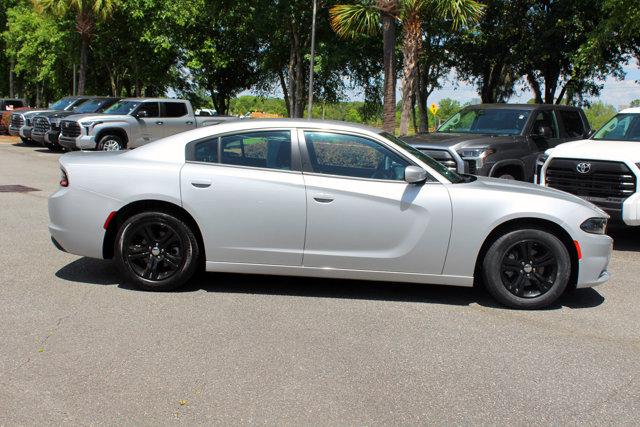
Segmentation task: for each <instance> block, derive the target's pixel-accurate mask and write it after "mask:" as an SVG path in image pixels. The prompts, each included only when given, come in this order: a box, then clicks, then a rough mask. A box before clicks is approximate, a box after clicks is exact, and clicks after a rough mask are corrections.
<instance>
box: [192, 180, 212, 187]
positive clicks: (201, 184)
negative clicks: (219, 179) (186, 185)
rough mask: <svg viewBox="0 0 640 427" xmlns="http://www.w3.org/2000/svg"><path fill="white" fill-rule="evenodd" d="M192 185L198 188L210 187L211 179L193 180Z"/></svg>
mask: <svg viewBox="0 0 640 427" xmlns="http://www.w3.org/2000/svg"><path fill="white" fill-rule="evenodd" d="M191 185H193V186H194V187H196V188H209V187H211V181H209V180H208V179H195V180H193V181H191Z"/></svg>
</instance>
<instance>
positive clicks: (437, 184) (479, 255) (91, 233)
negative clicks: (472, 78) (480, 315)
mask: <svg viewBox="0 0 640 427" xmlns="http://www.w3.org/2000/svg"><path fill="white" fill-rule="evenodd" d="M60 166H61V174H62V178H61V180H60V189H59V190H58V191H57V192H56V193H55V194H53V195H52V196H51V197H50V199H49V216H50V219H51V222H50V225H49V229H50V232H51V236H52V239H53V242H54V244H55V245H56V246H57V247H58V248H59V249H61V250H64V251H67V252H70V253H73V254H78V255H83V256H87V257H94V258H105V259H113V260H114V261H115V264H116V266H117V267H118V269H119V270H120V272H121V273H122V276H123V277H124V279H125V280H127V281H129V282H131V283H132V284H134V285H136V286H138V287H139V288H142V289H146V290H158V291H160V290H162V291H164V290H170V289H174V288H177V287H179V286H181V285H184V284H185V283H186V282H187V281H188V280H189V279H190V278H191V277H192V276H193V274H194V273H195V272H196V270H198V269H199V268H204V269H206V270H207V271H214V272H234V273H255V274H276V275H295V276H315V277H328V278H341V279H363V280H382V281H390V282H394V281H395V282H414V283H425V284H426V283H429V284H440V285H457V286H473V285H475V284H479V285H484V286H485V287H486V288H487V289H488V291H489V292H490V293H491V294H492V295H493V296H494V297H495V298H496V299H497V300H498V301H499V302H500V303H502V304H504V305H507V306H509V307H514V308H526V309H534V308H540V307H544V306H547V305H549V304H551V303H553V302H554V301H555V300H556V299H557V298H558V297H560V296H561V295H562V294H563V293H564V292H565V291H566V290H568V289H572V288H575V287H578V288H580V287H588V286H594V285H598V284H601V283H604V282H605V281H607V279H608V278H609V274H608V272H607V265H608V263H609V259H610V255H611V249H612V240H611V239H610V238H609V237H608V236H606V235H605V229H606V226H607V218H608V217H607V214H606V213H604V212H603V211H602V210H600V209H598V208H597V207H595V206H594V205H592V204H591V203H588V202H586V201H584V200H582V199H579V198H577V197H575V196H572V195H570V194H567V193H564V192H561V191H557V190H553V189H549V188H544V187H539V186H536V185H533V184H526V183H521V182H513V181H506V180H499V179H492V178H480V177H473V176H467V175H458V174H456V173H455V172H451V171H449V170H448V169H446V168H444V167H443V166H441V165H440V164H439V163H438V162H436V161H434V160H433V159H431V158H430V157H428V156H426V155H425V154H423V153H422V152H420V151H418V150H416V149H414V148H412V147H411V146H409V145H407V144H405V143H404V142H403V141H401V140H399V139H397V138H396V137H394V136H393V135H390V134H387V133H384V132H381V131H380V130H377V129H373V128H368V127H362V126H354V125H349V124H345V123H333V122H314V121H303V120H246V121H237V122H230V123H224V124H220V125H217V126H212V127H206V128H202V129H196V130H193V131H189V132H185V133H181V134H178V135H174V136H171V137H168V138H165V139H161V140H159V141H157V142H154V143H151V144H148V145H146V146H144V147H141V148H138V149H136V150H132V151H121V152H92V153H89V152H74V153H69V154H65V155H63V156H62V157H61V158H60ZM212 280H215V277H212Z"/></svg>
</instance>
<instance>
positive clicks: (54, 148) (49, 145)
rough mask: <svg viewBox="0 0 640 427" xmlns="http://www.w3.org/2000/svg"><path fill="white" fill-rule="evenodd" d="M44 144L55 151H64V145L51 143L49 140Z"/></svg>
mask: <svg viewBox="0 0 640 427" xmlns="http://www.w3.org/2000/svg"><path fill="white" fill-rule="evenodd" d="M44 146H45V147H47V149H48V150H49V151H51V152H53V153H57V152H60V151H62V147H60V146H58V145H55V144H49V143H47V142H45V143H44Z"/></svg>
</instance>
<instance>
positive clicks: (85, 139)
mask: <svg viewBox="0 0 640 427" xmlns="http://www.w3.org/2000/svg"><path fill="white" fill-rule="evenodd" d="M58 143H59V144H60V145H62V146H63V147H64V148H67V149H69V150H95V148H96V142H95V140H94V138H93V136H91V135H80V136H77V137H75V138H74V137H69V136H64V135H60V137H59V138H58Z"/></svg>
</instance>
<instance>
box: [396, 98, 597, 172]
mask: <svg viewBox="0 0 640 427" xmlns="http://www.w3.org/2000/svg"><path fill="white" fill-rule="evenodd" d="M590 134H591V127H590V126H589V122H588V121H587V118H586V116H585V115H584V112H583V111H582V110H581V109H580V108H576V107H570V106H564V105H547V104H479V105H471V106H468V107H465V108H463V109H462V110H460V111H459V112H457V113H456V114H454V115H453V116H452V117H450V118H449V119H448V120H447V121H446V122H444V123H443V124H442V126H440V127H439V128H438V130H437V131H436V132H434V133H430V134H419V135H415V136H412V137H407V138H404V140H405V141H406V142H408V143H409V144H411V145H413V146H414V147H416V148H417V149H419V150H420V151H422V152H424V153H425V154H428V155H429V156H431V157H432V158H434V159H435V160H437V161H439V162H440V163H442V164H444V165H445V166H447V167H448V168H449V169H451V170H455V171H457V172H460V173H468V174H472V175H484V176H493V177H498V178H505V179H517V180H520V181H529V182H531V181H533V176H534V174H535V166H536V159H537V157H538V155H539V154H540V153H543V152H544V151H545V150H547V149H548V148H551V147H555V146H556V145H558V144H562V143H563V142H568V141H574V140H578V139H583V138H586V137H588V136H589V135H590Z"/></svg>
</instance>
